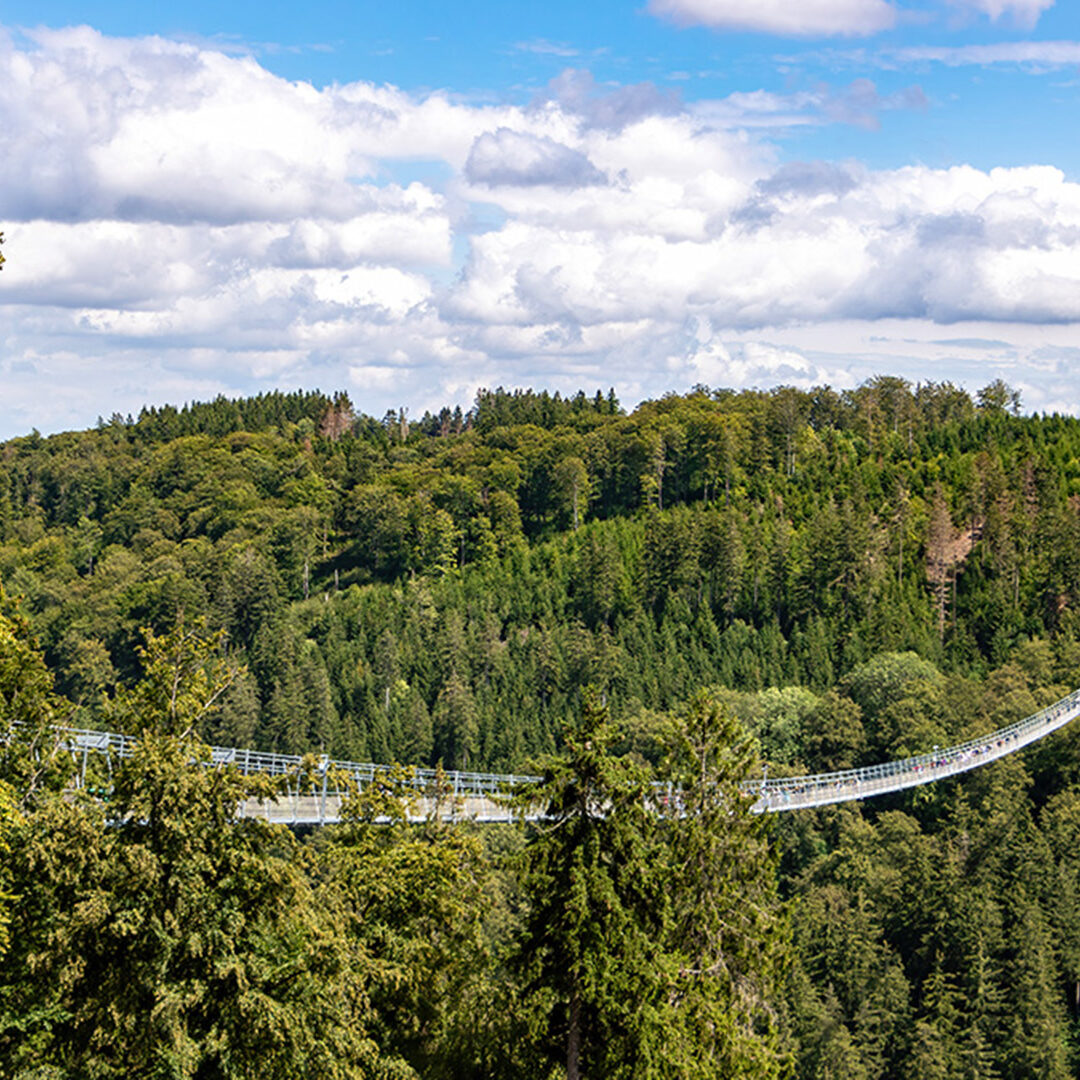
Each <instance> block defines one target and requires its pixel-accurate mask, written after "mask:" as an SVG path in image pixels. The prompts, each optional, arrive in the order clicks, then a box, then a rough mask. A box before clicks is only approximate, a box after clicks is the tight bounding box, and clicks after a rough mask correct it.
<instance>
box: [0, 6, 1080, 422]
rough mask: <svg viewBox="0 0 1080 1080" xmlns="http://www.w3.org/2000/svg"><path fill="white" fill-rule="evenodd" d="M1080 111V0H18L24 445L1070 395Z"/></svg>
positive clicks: (14, 186)
mask: <svg viewBox="0 0 1080 1080" xmlns="http://www.w3.org/2000/svg"><path fill="white" fill-rule="evenodd" d="M1078 106H1080V10H1078V6H1077V5H1076V4H1069V3H1065V2H1063V0H1058V2H1057V3H1054V2H1053V0H922V2H919V3H904V2H902V0H897V2H890V0H802V2H801V3H798V4H793V3H791V2H790V0H753V2H745V0H641V2H639V3H618V2H613V0H606V2H594V3H590V4H582V3H580V2H576V3H568V2H564V0H553V2H548V3H544V4H530V5H514V4H506V3H494V2H487V0H484V2H474V3H472V4H470V5H468V6H467V7H465V8H463V7H459V6H458V7H455V6H452V5H447V4H445V3H408V2H407V3H403V4H397V5H391V4H385V3H380V4H371V3H351V4H328V3H308V4H306V5H284V4H265V3H259V4H255V3H239V4H238V3H231V4H228V5H221V4H220V3H218V4H211V3H208V2H203V0H196V2H194V3H188V4H185V5H184V6H183V8H182V9H181V8H180V7H175V8H169V7H154V6H151V5H145V4H133V3H105V2H102V3H86V2H82V3H54V2H49V0H45V2H42V0H35V2H34V3H29V2H26V0H15V2H10V0H9V2H7V3H4V4H3V5H2V6H0V227H2V228H3V229H4V231H5V232H6V234H7V238H8V243H7V245H6V248H5V251H6V254H7V255H8V258H9V262H8V265H7V266H6V267H5V270H4V272H3V276H2V278H0V320H2V322H0V390H2V391H3V396H4V398H5V399H6V402H7V408H6V409H5V410H4V415H3V416H0V437H3V436H6V435H12V434H17V433H20V432H22V431H25V430H28V429H29V428H30V427H31V426H36V427H38V428H39V429H41V430H57V429H60V428H64V427H71V426H83V425H86V424H90V423H93V421H94V419H95V417H96V416H97V415H98V414H105V415H108V414H109V413H111V412H112V411H114V409H116V410H119V411H121V412H127V411H129V410H130V411H137V410H138V408H139V406H141V405H142V404H143V403H159V402H162V401H166V400H169V401H182V400H187V399H190V398H193V397H206V396H210V395H213V394H215V393H219V392H223V393H229V394H234V393H249V392H253V391H257V390H259V389H265V388H269V387H271V386H285V387H292V386H301V385H303V386H314V385H319V386H322V387H323V388H324V389H335V388H338V387H344V388H346V389H349V391H350V393H352V394H353V396H354V398H356V399H357V400H358V401H359V403H360V405H361V406H362V407H363V408H365V409H366V410H367V411H369V412H373V413H380V412H381V411H382V410H384V409H385V408H389V407H397V406H400V405H407V406H408V407H409V408H410V409H412V410H413V411H414V412H419V411H422V410H423V409H424V408H428V407H437V406H438V405H440V404H443V403H453V402H455V401H458V402H460V403H462V404H466V405H467V404H468V403H469V401H470V399H471V396H472V395H473V394H474V393H475V390H476V388H477V387H478V386H480V385H489V384H495V383H503V384H506V385H530V384H531V385H537V386H539V385H544V386H548V387H550V388H552V389H556V388H557V389H564V390H568V389H574V388H576V387H577V386H579V385H582V386H585V387H586V388H587V389H590V390H591V389H594V388H595V387H596V386H597V385H604V386H606V385H609V384H610V383H611V382H615V383H616V388H617V390H619V392H620V393H621V395H622V397H623V398H624V400H626V401H628V402H632V401H634V400H636V399H639V398H641V397H643V396H651V395H654V394H657V393H662V392H664V391H665V390H667V389H676V390H681V389H685V388H686V387H687V386H689V385H692V384H693V383H694V382H697V381H704V382H708V383H710V384H712V385H734V386H740V385H760V386H769V385H776V384H778V383H781V382H790V383H795V384H799V385H810V384H812V383H814V382H821V381H829V382H831V383H833V384H834V385H853V384H855V383H857V382H858V381H860V380H861V379H863V378H866V377H867V376H868V375H872V374H876V373H880V372H883V371H890V372H894V373H897V374H901V375H904V376H905V377H907V378H910V379H912V380H913V381H915V380H918V379H926V378H935V379H943V378H950V379H953V380H954V381H958V382H962V383H964V384H965V385H969V386H971V387H977V386H979V385H982V384H983V382H984V381H990V379H992V378H996V377H999V376H1003V377H1006V378H1007V379H1008V380H1009V381H1011V382H1013V383H1014V384H1015V385H1018V386H1019V387H1020V388H1021V389H1022V390H1023V392H1024V397H1025V401H1026V403H1027V404H1028V406H1029V407H1031V408H1041V409H1067V410H1069V411H1076V403H1075V400H1074V397H1075V385H1076V380H1075V375H1076V372H1077V368H1076V363H1077V358H1078V357H1080V336H1078V335H1077V334H1076V332H1075V330H1076V322H1077V320H1080V138H1077V121H1076V117H1077V115H1080V108H1078ZM43 387H49V388H50V390H51V392H50V393H49V394H42V389H43Z"/></svg>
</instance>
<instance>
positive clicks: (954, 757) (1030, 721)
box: [742, 689, 1080, 810]
mask: <svg viewBox="0 0 1080 1080" xmlns="http://www.w3.org/2000/svg"><path fill="white" fill-rule="evenodd" d="M1078 714H1080V689H1078V690H1074V691H1073V692H1072V693H1071V694H1067V695H1066V696H1065V697H1063V698H1061V699H1060V700H1059V701H1055V702H1054V703H1053V704H1052V705H1047V706H1046V707H1045V708H1043V709H1039V710H1038V711H1037V712H1035V713H1032V714H1031V715H1030V716H1026V717H1024V718H1023V719H1022V720H1017V721H1016V722H1015V723H1012V724H1009V725H1007V726H1006V727H1003V728H998V729H997V730H995V731H990V732H987V733H986V734H985V735H980V736H976V737H975V738H972V739H968V740H967V741H966V742H963V743H958V744H956V745H954V746H948V747H943V748H941V749H937V748H935V749H934V750H933V751H931V752H930V753H928V754H918V755H916V756H914V757H908V758H901V759H898V760H896V761H886V762H882V763H880V764H877V765H867V766H863V767H861V768H857V769H844V770H840V771H837V772H829V773H814V774H810V775H806V776H784V777H773V778H770V779H763V780H756V781H755V780H747V781H744V782H743V784H742V789H743V791H744V792H745V793H746V794H748V795H756V796H758V797H759V799H760V801H761V802H762V803H763V804H764V805H763V806H762V809H766V810H775V809H786V808H787V807H785V806H783V805H773V803H774V802H777V801H778V800H780V799H782V798H783V797H785V796H788V797H790V796H791V795H796V796H797V797H799V799H800V800H801V801H802V803H803V805H809V804H811V803H812V802H813V800H814V796H815V794H823V793H829V792H830V791H840V790H844V791H850V792H853V794H850V795H845V796H844V798H861V797H862V795H863V794H878V793H881V794H884V793H885V792H886V791H890V790H898V789H900V788H902V787H908V786H913V785H914V784H915V783H920V782H928V781H930V780H934V779H939V778H940V777H942V776H944V775H952V774H954V773H956V772H964V771H967V769H972V768H975V767H976V766H978V765H980V764H983V763H984V762H989V761H993V760H995V759H996V758H998V757H1003V756H1004V755H1005V754H1006V753H1009V752H1011V751H1012V750H1014V749H1020V745H1026V743H1027V742H1031V741H1034V740H1031V739H1027V740H1025V742H1024V743H1023V744H1021V743H1020V740H1021V739H1023V738H1024V736H1026V735H1029V734H1031V733H1033V732H1039V733H1041V734H1049V733H1050V731H1056V730H1057V728H1059V727H1062V726H1064V724H1066V723H1068V722H1069V721H1070V720H1072V719H1074V718H1075V717H1076V716H1077V715H1078ZM1051 723H1052V724H1053V727H1051V728H1047V725H1048V724H1051ZM1013 744H1017V745H1013ZM980 758H981V759H983V760H978V759H980ZM958 765H962V766H963V768H956V766H958ZM923 773H929V774H930V775H928V776H926V779H925V780H921V779H916V780H912V779H911V778H912V777H914V776H920V775H921V774H923ZM890 778H892V779H897V778H904V779H906V780H907V781H908V782H905V783H899V784H896V785H895V786H893V787H890V786H888V785H887V784H882V783H881V782H882V781H884V780H886V779H890ZM867 789H870V790H867ZM822 801H826V800H822ZM827 801H839V800H837V799H829V800H827Z"/></svg>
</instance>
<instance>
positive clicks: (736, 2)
mask: <svg viewBox="0 0 1080 1080" xmlns="http://www.w3.org/2000/svg"><path fill="white" fill-rule="evenodd" d="M982 2H985V3H995V2H999V3H1009V2H1010V0H982ZM1013 2H1015V3H1023V2H1025V0H1013ZM1027 2H1030V3H1035V4H1038V3H1041V2H1045V0H1027ZM1050 2H1053V0H1050ZM649 10H650V11H651V12H652V13H653V14H654V15H660V16H663V17H665V18H669V19H671V20H673V21H674V22H677V23H680V24H682V25H696V26H710V27H714V28H716V29H723V30H754V31H760V32H763V33H767V34H782V35H785V36H790V37H833V36H847V37H854V36H862V35H866V34H875V33H877V32H878V31H879V30H885V29H887V28H888V27H890V26H893V25H894V24H895V22H896V9H895V8H894V7H893V6H892V4H889V3H886V2H885V0H802V2H801V3H797V4H795V3H791V0H752V2H747V0H650V3H649Z"/></svg>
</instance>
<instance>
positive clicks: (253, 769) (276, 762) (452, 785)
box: [57, 727, 540, 797]
mask: <svg viewBox="0 0 1080 1080" xmlns="http://www.w3.org/2000/svg"><path fill="white" fill-rule="evenodd" d="M57 731H58V734H59V736H60V738H61V739H62V740H64V741H66V743H67V745H68V747H69V749H70V750H71V752H72V753H73V754H75V755H81V756H82V757H83V758H84V760H85V757H86V755H88V754H90V753H93V754H102V755H105V756H107V757H117V758H128V757H131V755H132V753H133V752H134V750H135V747H136V745H137V744H138V739H137V738H135V737H134V736H131V735H121V734H118V733H117V732H110V731H93V730H90V729H88V728H75V727H60V728H58V729H57ZM209 750H210V758H209V761H208V762H207V764H208V765H210V766H216V767H219V768H227V767H229V766H233V767H235V768H236V769H238V770H239V771H240V772H241V773H244V774H256V773H257V774H261V775H263V776H267V775H268V776H297V775H299V774H300V773H301V772H302V771H303V769H304V767H305V765H307V766H311V765H312V764H313V766H314V767H313V768H312V769H311V770H310V774H311V775H313V776H324V775H325V776H327V777H329V778H332V780H333V781H334V783H335V784H337V785H338V786H330V787H328V788H327V793H328V794H333V795H337V794H342V793H344V790H345V787H344V785H341V784H340V781H342V780H344V779H346V778H347V779H349V780H352V781H353V782H354V783H356V784H357V785H359V786H360V787H366V786H367V785H369V784H373V783H375V782H376V781H377V780H390V779H393V780H394V781H395V782H397V783H400V784H404V785H405V786H407V787H412V788H415V789H416V790H417V791H423V792H429V791H433V790H436V789H442V790H443V791H444V792H445V793H446V794H447V795H452V796H455V797H468V796H485V795H494V794H500V793H505V792H507V791H508V790H510V789H511V788H512V787H516V786H518V785H521V784H528V783H534V782H536V781H538V780H539V779H540V777H538V776H530V775H525V774H521V775H518V774H515V773H486V772H468V771H466V770H462V769H444V770H439V769H431V768H426V767H420V766H407V767H405V766H398V765H378V764H374V763H371V762H357V761H341V760H338V759H337V758H331V757H328V756H326V755H318V754H316V755H312V754H306V755H302V754H278V753H274V752H272V751H267V750H248V749H243V748H239V747H235V746H211V747H209Z"/></svg>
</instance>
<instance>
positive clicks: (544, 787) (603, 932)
mask: <svg viewBox="0 0 1080 1080" xmlns="http://www.w3.org/2000/svg"><path fill="white" fill-rule="evenodd" d="M614 737H615V736H614V732H613V731H612V729H611V727H610V724H609V721H608V717H607V713H606V711H605V710H604V709H603V708H602V707H601V706H600V705H598V704H597V703H596V702H595V701H593V700H587V701H586V704H585V710H584V715H583V717H582V721H581V724H580V726H579V727H578V728H577V729H576V730H574V731H568V732H567V735H566V754H565V756H564V757H561V758H558V759H555V760H552V761H550V762H549V763H548V765H547V767H546V769H545V775H544V779H543V781H542V783H541V784H540V785H539V786H538V787H536V788H533V789H529V790H527V791H524V792H522V798H523V799H525V800H526V801H527V802H528V803H529V804H533V805H538V806H541V807H543V809H544V812H545V816H546V818H547V821H546V822H545V823H544V824H543V825H541V826H540V827H538V829H537V831H536V832H535V833H534V834H533V835H532V836H531V837H530V839H529V843H528V845H527V847H526V849H525V859H526V864H527V872H526V881H525V889H526V894H527V895H528V897H529V902H530V906H529V910H528V914H527V917H526V922H525V928H524V935H523V937H522V940H521V943H520V946H519V948H520V952H519V957H520V960H519V963H520V964H521V966H522V968H523V969H524V971H525V972H526V980H527V982H526V985H527V986H528V987H530V988H532V989H533V990H534V992H535V1000H536V1002H537V1004H538V1005H539V1008H540V1016H539V1017H537V1023H539V1024H541V1025H543V1027H545V1028H546V1030H547V1038H546V1040H545V1044H546V1045H545V1049H546V1051H547V1054H548V1056H549V1057H550V1060H551V1061H552V1062H553V1063H554V1062H557V1061H560V1060H562V1061H564V1062H565V1065H566V1075H567V1077H568V1078H570V1080H576V1078H577V1077H579V1076H610V1077H631V1076H632V1077H650V1076H660V1075H662V1074H663V1073H662V1062H663V1054H662V1047H663V1043H664V1038H665V1032H664V1028H663V1025H662V1019H661V1018H662V1014H663V988H664V987H665V985H666V984H667V982H668V980H669V978H670V977H671V962H670V960H669V958H667V957H666V956H665V955H664V953H663V951H662V943H663V938H664V930H665V926H666V921H667V912H666V903H665V900H664V896H663V891H662V876H661V875H660V874H658V873H657V868H658V856H659V852H660V848H659V841H658V835H657V819H656V816H655V814H654V813H651V812H650V810H649V807H648V803H649V789H648V786H647V784H646V781H645V776H644V774H643V773H642V771H641V770H640V769H639V768H637V767H636V766H635V765H634V764H633V763H632V762H630V761H628V760H626V759H619V758H616V757H613V756H612V754H611V753H610V748H611V744H612V742H613V740H614Z"/></svg>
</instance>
